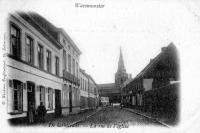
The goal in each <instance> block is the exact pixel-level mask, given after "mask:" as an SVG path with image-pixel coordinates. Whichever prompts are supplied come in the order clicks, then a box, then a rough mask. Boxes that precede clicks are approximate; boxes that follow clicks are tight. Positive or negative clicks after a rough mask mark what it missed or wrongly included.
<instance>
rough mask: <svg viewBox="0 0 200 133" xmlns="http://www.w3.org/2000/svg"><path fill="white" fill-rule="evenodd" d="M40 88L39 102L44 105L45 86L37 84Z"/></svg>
mask: <svg viewBox="0 0 200 133" xmlns="http://www.w3.org/2000/svg"><path fill="white" fill-rule="evenodd" d="M39 89H40V104H41V103H42V104H43V105H44V106H45V88H44V87H43V86H39Z"/></svg>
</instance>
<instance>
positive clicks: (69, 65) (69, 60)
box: [68, 54, 71, 73]
mask: <svg viewBox="0 0 200 133" xmlns="http://www.w3.org/2000/svg"><path fill="white" fill-rule="evenodd" d="M68 70H69V72H70V73H71V55H70V54H68Z"/></svg>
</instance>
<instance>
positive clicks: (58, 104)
mask: <svg viewBox="0 0 200 133" xmlns="http://www.w3.org/2000/svg"><path fill="white" fill-rule="evenodd" d="M61 113H62V110H61V91H60V90H56V89H55V115H56V116H60V115H61Z"/></svg>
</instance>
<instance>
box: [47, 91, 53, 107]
mask: <svg viewBox="0 0 200 133" xmlns="http://www.w3.org/2000/svg"><path fill="white" fill-rule="evenodd" d="M48 108H49V109H50V110H52V109H53V89H52V88H48Z"/></svg>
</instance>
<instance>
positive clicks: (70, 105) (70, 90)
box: [69, 85, 72, 112]
mask: <svg viewBox="0 0 200 133" xmlns="http://www.w3.org/2000/svg"><path fill="white" fill-rule="evenodd" d="M69 112H72V86H71V85H70V86H69Z"/></svg>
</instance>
